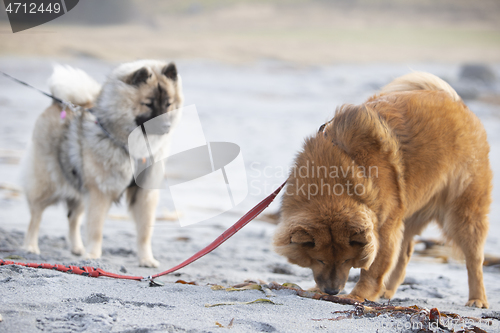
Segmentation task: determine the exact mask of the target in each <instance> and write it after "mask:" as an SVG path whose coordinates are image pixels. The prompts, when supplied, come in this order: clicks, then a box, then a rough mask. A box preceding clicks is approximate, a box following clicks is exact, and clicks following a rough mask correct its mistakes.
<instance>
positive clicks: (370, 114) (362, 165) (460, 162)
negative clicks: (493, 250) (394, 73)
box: [274, 73, 492, 308]
mask: <svg viewBox="0 0 500 333" xmlns="http://www.w3.org/2000/svg"><path fill="white" fill-rule="evenodd" d="M488 153H489V145H488V142H487V138H486V132H485V130H484V128H483V126H482V124H481V122H480V121H479V119H478V118H477V117H476V116H475V115H474V114H473V113H472V112H471V111H470V110H469V109H468V108H467V106H465V104H464V103H463V102H462V101H461V99H460V97H459V96H458V95H457V93H456V92H455V91H454V90H453V89H452V88H451V87H450V86H449V85H448V84H447V83H445V82H444V81H442V80H441V79H439V78H437V77H436V76H434V75H431V74H427V73H412V74H408V75H405V76H403V77H401V78H399V79H396V80H395V81H393V82H392V83H390V84H389V85H388V86H386V87H384V88H383V89H382V91H381V93H380V94H379V95H376V96H373V97H371V98H370V99H368V101H367V102H366V103H364V104H362V105H357V106H354V105H343V106H342V107H340V108H339V109H338V110H337V112H336V115H335V117H334V118H333V119H332V120H331V121H329V122H328V123H326V124H325V125H323V126H322V127H321V128H320V131H319V132H318V133H317V134H316V135H315V136H313V137H310V138H308V139H307V140H306V142H305V144H304V147H303V150H302V151H301V152H300V153H299V155H298V156H297V158H296V161H295V166H294V169H293V171H292V174H291V175H290V178H289V179H288V183H287V187H286V192H285V194H284V196H283V205H282V220H281V222H280V224H279V226H278V229H277V231H276V234H275V238H274V245H275V248H276V250H277V252H278V253H280V254H282V255H284V256H286V257H288V259H289V261H290V262H292V263H295V264H298V265H300V266H303V267H310V268H311V269H312V270H313V274H314V279H315V280H316V283H317V285H318V287H319V288H320V289H321V290H323V291H324V292H327V293H330V294H336V293H338V292H339V291H340V290H341V289H343V288H344V285H345V282H346V280H347V277H348V273H349V270H350V268H351V267H357V268H362V270H361V275H360V279H359V281H358V283H357V284H356V286H355V287H354V289H353V290H352V291H351V293H350V294H349V295H347V297H354V298H357V299H360V300H363V299H369V300H376V299H378V298H379V297H381V296H383V297H386V298H391V297H393V295H394V293H395V292H396V289H397V287H398V286H399V285H400V284H401V282H402V281H403V279H404V276H405V270H406V265H407V264H408V261H409V259H410V257H411V254H412V252H413V240H412V239H413V236H415V235H417V234H419V233H420V232H421V231H422V230H423V229H424V228H425V227H426V226H427V224H428V223H429V222H431V221H436V222H437V223H438V225H439V226H440V227H441V228H442V230H443V232H444V235H445V236H446V238H447V239H448V240H449V241H450V242H452V243H454V244H455V245H457V246H458V247H459V248H460V249H461V250H462V252H463V253H464V255H465V260H466V264H467V271H468V278H469V301H468V302H467V305H468V306H476V307H480V308H482V307H483V308H486V307H488V301H487V299H486V293H485V289H484V285H483V273H482V264H483V248H484V243H485V240H486V235H487V232H488V220H487V214H488V211H489V206H490V203H491V189H492V172H491V169H490V164H489V159H488Z"/></svg>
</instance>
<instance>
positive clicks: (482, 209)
mask: <svg viewBox="0 0 500 333" xmlns="http://www.w3.org/2000/svg"><path fill="white" fill-rule="evenodd" d="M480 189H481V186H480V184H478V183H475V182H473V183H471V184H470V185H469V187H468V188H467V190H466V191H465V192H464V193H463V194H462V195H461V196H460V197H459V198H458V199H456V200H455V201H454V202H453V204H452V205H451V209H450V210H449V212H448V214H447V216H446V218H445V221H444V225H443V230H444V232H445V235H446V236H447V238H448V239H451V240H452V241H453V243H454V244H455V245H456V246H458V247H459V248H460V249H461V250H462V252H463V253H464V255H465V263H466V266H467V275H468V281H469V301H468V302H467V304H466V306H475V307H478V308H488V300H487V298H486V291H485V288H484V283H483V261H484V253H483V252H484V243H485V242H486V236H487V233H488V218H487V213H488V207H489V198H490V197H489V195H488V194H489V193H484V191H480Z"/></svg>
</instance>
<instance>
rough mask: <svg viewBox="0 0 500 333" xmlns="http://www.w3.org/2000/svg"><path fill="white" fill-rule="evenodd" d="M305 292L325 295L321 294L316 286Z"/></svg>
mask: <svg viewBox="0 0 500 333" xmlns="http://www.w3.org/2000/svg"><path fill="white" fill-rule="evenodd" d="M307 291H310V292H313V293H317V294H318V293H320V294H326V293H324V292H322V291H321V289H319V288H318V286H316V287H312V288H309V289H307Z"/></svg>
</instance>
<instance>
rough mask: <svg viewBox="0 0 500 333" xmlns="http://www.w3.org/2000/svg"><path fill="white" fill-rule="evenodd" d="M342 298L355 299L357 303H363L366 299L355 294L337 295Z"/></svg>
mask: <svg viewBox="0 0 500 333" xmlns="http://www.w3.org/2000/svg"><path fill="white" fill-rule="evenodd" d="M337 296H338V297H340V298H348V299H353V300H355V301H357V302H360V303H363V302H364V301H365V299H364V298H363V297H359V296H356V295H353V294H346V295H337Z"/></svg>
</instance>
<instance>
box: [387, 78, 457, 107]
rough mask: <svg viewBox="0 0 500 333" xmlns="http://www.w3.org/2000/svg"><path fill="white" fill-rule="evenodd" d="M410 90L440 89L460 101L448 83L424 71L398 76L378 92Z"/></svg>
mask: <svg viewBox="0 0 500 333" xmlns="http://www.w3.org/2000/svg"><path fill="white" fill-rule="evenodd" d="M412 90H441V91H444V92H446V93H448V95H450V96H451V98H452V99H453V100H454V101H455V102H458V101H460V96H458V94H457V92H456V91H455V89H453V88H452V87H451V86H450V85H449V84H448V83H446V82H445V81H444V80H442V79H440V78H438V77H437V76H436V75H433V74H430V73H425V72H413V73H410V74H406V75H403V76H401V77H398V78H397V79H395V80H394V81H392V82H391V83H389V84H388V85H386V86H385V87H383V88H382V90H381V91H380V93H381V94H387V93H391V92H398V91H400V92H402V91H412Z"/></svg>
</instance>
